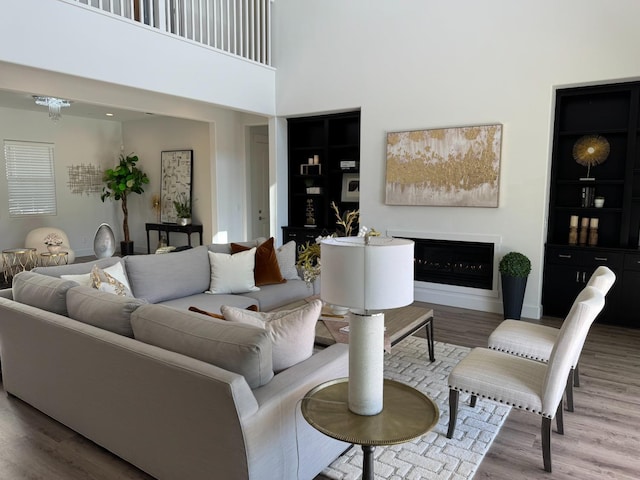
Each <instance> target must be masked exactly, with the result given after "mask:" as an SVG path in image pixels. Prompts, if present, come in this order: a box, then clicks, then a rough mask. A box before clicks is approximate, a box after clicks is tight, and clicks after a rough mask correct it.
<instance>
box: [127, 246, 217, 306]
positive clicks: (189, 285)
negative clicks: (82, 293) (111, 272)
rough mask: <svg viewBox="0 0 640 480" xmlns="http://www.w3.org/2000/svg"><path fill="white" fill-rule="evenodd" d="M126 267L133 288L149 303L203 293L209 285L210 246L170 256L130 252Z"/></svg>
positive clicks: (136, 294) (138, 295) (139, 296)
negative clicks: (133, 253)
mask: <svg viewBox="0 0 640 480" xmlns="http://www.w3.org/2000/svg"><path fill="white" fill-rule="evenodd" d="M125 268H126V271H127V276H128V277H129V284H130V286H131V291H132V292H133V295H134V296H135V297H136V298H143V299H145V300H146V301H147V302H149V303H157V302H162V301H164V300H171V299H174V298H181V297H186V296H189V295H194V294H196V293H202V292H204V291H205V290H206V289H207V288H209V278H210V269H209V258H208V256H207V247H204V246H200V247H196V248H192V249H190V250H185V251H182V252H174V253H171V254H170V255H129V256H127V257H125Z"/></svg>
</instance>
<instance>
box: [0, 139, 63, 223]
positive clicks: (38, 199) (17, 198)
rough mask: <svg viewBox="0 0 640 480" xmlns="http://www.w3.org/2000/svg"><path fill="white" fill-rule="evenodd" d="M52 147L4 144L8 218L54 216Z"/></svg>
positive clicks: (36, 144) (32, 144)
mask: <svg viewBox="0 0 640 480" xmlns="http://www.w3.org/2000/svg"><path fill="white" fill-rule="evenodd" d="M53 147H54V146H53V144H52V143H37V142H19V141H12V140H5V141H4V158H5V162H6V171H7V184H8V191H9V215H11V216H12V217H21V216H25V215H55V214H56V183H55V177H54V168H53V167H54V164H53Z"/></svg>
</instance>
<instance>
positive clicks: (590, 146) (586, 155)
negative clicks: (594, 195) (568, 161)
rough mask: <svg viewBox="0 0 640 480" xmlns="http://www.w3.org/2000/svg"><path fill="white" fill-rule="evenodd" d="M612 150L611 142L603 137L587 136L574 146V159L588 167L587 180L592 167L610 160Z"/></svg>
mask: <svg viewBox="0 0 640 480" xmlns="http://www.w3.org/2000/svg"><path fill="white" fill-rule="evenodd" d="M610 149H611V147H610V146H609V142H608V141H607V139H606V138H604V137H603V136H601V135H585V136H584V137H580V138H579V139H578V140H577V141H576V143H574V144H573V159H574V160H575V161H576V162H577V163H579V164H580V165H584V166H585V167H587V178H589V173H590V171H591V167H592V166H594V165H600V164H601V163H603V162H604V161H605V160H606V159H607V158H609V151H610Z"/></svg>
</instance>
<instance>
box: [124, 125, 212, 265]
mask: <svg viewBox="0 0 640 480" xmlns="http://www.w3.org/2000/svg"><path fill="white" fill-rule="evenodd" d="M122 133H123V143H124V146H125V153H126V154H128V153H130V152H135V153H136V155H138V157H139V158H140V161H139V162H138V166H139V167H140V168H141V169H142V170H143V171H144V172H145V173H146V174H147V175H148V176H149V184H148V185H147V186H146V187H145V193H144V194H143V195H131V196H130V197H129V202H128V203H129V204H130V205H129V209H130V213H129V228H130V230H131V236H132V240H133V241H134V242H135V244H134V245H135V250H136V252H138V253H146V252H147V238H146V231H145V228H144V224H145V223H147V222H150V223H155V222H157V217H156V214H155V212H154V211H153V209H152V208H151V199H152V197H153V194H158V195H159V194H160V184H161V152H162V151H164V150H193V165H192V168H193V184H192V192H193V222H194V223H202V225H203V241H204V243H205V244H206V243H210V242H211V238H212V229H213V228H214V223H213V214H212V206H213V205H215V202H214V201H213V199H212V189H211V188H210V185H211V182H210V178H211V165H212V154H211V150H210V147H211V145H210V142H209V124H208V123H205V122H197V121H193V120H182V119H174V118H165V117H158V118H153V117H152V118H149V119H145V120H139V121H129V122H125V123H124V124H123V127H122ZM149 237H150V242H149V243H150V247H151V251H152V252H153V251H154V250H155V248H156V246H157V243H158V232H150V234H149ZM170 240H171V245H175V246H179V245H186V244H187V236H186V235H184V234H180V233H174V234H172V235H171V237H170ZM192 244H193V245H198V237H197V235H193V236H192Z"/></svg>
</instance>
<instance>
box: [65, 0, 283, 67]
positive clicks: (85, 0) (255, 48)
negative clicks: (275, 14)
mask: <svg viewBox="0 0 640 480" xmlns="http://www.w3.org/2000/svg"><path fill="white" fill-rule="evenodd" d="M72 1H75V2H77V3H81V4H83V5H87V6H90V7H94V8H98V9H100V10H103V11H105V12H109V13H111V14H113V15H118V16H121V17H125V18H128V19H130V20H133V21H136V22H141V23H144V24H146V25H149V26H151V27H154V28H157V29H159V30H162V31H164V32H168V33H172V34H174V35H178V36H180V37H182V38H186V39H189V40H193V41H194V42H198V43H201V44H204V45H208V46H210V47H212V48H215V49H218V50H222V51H224V52H227V53H230V54H233V55H238V56H240V57H243V58H246V59H249V60H253V61H255V62H258V63H262V64H264V65H271V2H272V0H72Z"/></svg>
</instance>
